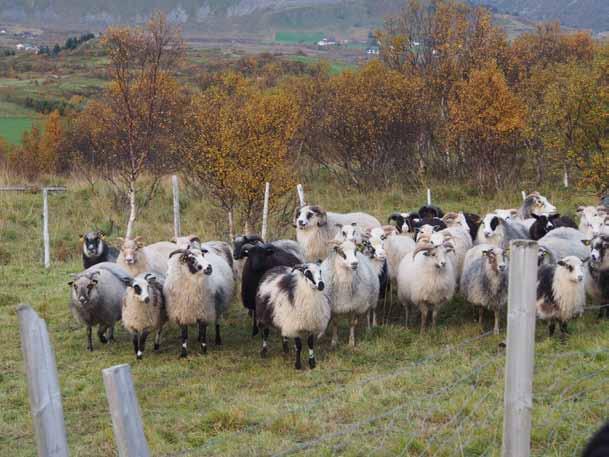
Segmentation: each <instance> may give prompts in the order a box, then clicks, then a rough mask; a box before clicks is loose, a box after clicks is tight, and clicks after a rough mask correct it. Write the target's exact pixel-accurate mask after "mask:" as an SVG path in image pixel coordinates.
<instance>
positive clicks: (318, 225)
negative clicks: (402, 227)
mask: <svg viewBox="0 0 609 457" xmlns="http://www.w3.org/2000/svg"><path fill="white" fill-rule="evenodd" d="M353 222H356V223H357V225H358V226H359V227H360V228H361V230H362V231H366V230H368V229H371V228H374V227H380V226H381V224H380V222H379V221H378V220H377V219H376V218H375V217H372V216H371V215H369V214H366V213H346V214H342V213H331V212H327V211H326V210H324V209H323V208H321V207H320V206H317V205H305V206H302V207H300V208H297V209H296V212H295V213H294V227H296V239H297V240H298V243H299V244H300V246H301V247H302V249H303V251H304V254H305V259H306V260H307V261H308V262H315V261H317V260H320V259H325V258H326V256H327V255H328V254H329V252H330V250H331V247H330V245H329V243H328V242H329V241H331V240H333V239H334V238H335V237H336V234H337V233H338V232H339V228H338V226H337V224H340V225H351V224H352V223H353Z"/></svg>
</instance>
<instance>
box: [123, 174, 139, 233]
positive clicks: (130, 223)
mask: <svg viewBox="0 0 609 457" xmlns="http://www.w3.org/2000/svg"><path fill="white" fill-rule="evenodd" d="M127 196H128V197H129V221H128V222H127V233H126V235H125V238H133V225H134V224H135V216H136V211H137V208H136V204H135V183H134V182H133V181H131V182H130V183H129V191H128V192H127Z"/></svg>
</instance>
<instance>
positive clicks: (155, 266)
mask: <svg viewBox="0 0 609 457" xmlns="http://www.w3.org/2000/svg"><path fill="white" fill-rule="evenodd" d="M118 240H119V241H120V242H121V250H120V251H121V252H120V254H119V255H118V258H117V259H116V263H117V264H118V265H119V266H121V267H122V268H123V269H125V271H127V273H129V274H130V275H131V276H133V277H136V276H137V275H139V274H141V273H147V272H152V273H160V274H162V275H164V274H165V273H167V259H168V258H169V254H170V253H171V252H172V251H174V250H175V249H176V248H177V246H176V244H175V243H170V242H168V241H161V242H158V243H154V244H149V245H148V246H144V244H143V243H142V237H140V236H138V237H136V238H126V239H124V238H118Z"/></svg>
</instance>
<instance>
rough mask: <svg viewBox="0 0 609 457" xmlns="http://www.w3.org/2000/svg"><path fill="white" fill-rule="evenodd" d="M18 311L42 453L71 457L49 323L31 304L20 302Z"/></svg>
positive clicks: (40, 454) (30, 393)
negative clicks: (48, 328) (69, 456)
mask: <svg viewBox="0 0 609 457" xmlns="http://www.w3.org/2000/svg"><path fill="white" fill-rule="evenodd" d="M17 315H18V316H19V331H20V333H21V350H22V351H23V359H24V361H25V370H26V374H27V384H28V392H29V397H30V408H31V410H32V421H33V422H34V432H35V434H36V442H37V445H38V455H39V456H40V457H67V456H68V455H69V452H68V440H67V437H66V429H65V424H64V420H63V406H62V404H61V390H60V388H59V380H58V377H57V367H56V365H55V354H54V352H53V347H52V346H51V341H50V339H49V333H48V331H47V326H46V323H45V322H44V320H42V319H41V318H40V317H38V315H37V314H36V312H35V311H34V310H33V309H32V308H31V307H30V306H28V305H23V304H22V305H19V306H18V308H17Z"/></svg>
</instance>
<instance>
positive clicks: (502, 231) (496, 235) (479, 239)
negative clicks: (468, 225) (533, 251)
mask: <svg viewBox="0 0 609 457" xmlns="http://www.w3.org/2000/svg"><path fill="white" fill-rule="evenodd" d="M528 238H529V233H528V229H527V228H526V227H525V226H524V225H522V224H520V223H519V222H516V221H508V220H506V219H503V218H501V217H499V216H498V215H497V214H496V213H489V214H487V215H486V216H484V218H483V219H482V223H481V224H480V228H479V229H478V235H477V236H476V241H475V244H492V245H493V246H497V247H500V248H502V249H506V248H507V247H509V244H510V241H512V240H517V239H528Z"/></svg>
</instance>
